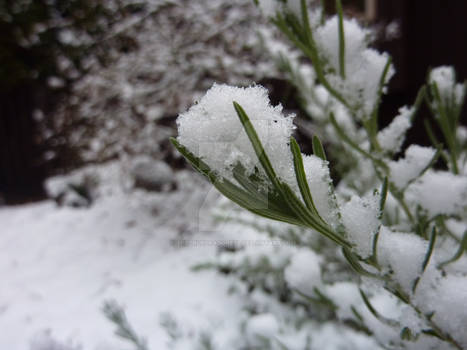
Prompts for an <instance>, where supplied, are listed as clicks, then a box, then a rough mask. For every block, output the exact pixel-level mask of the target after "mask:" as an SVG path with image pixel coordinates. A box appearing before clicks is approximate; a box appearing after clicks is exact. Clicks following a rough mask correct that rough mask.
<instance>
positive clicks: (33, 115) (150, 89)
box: [0, 0, 467, 203]
mask: <svg viewBox="0 0 467 350" xmlns="http://www.w3.org/2000/svg"><path fill="white" fill-rule="evenodd" d="M325 4H326V11H327V13H328V14H332V13H334V10H335V9H334V8H333V6H334V5H333V4H334V1H326V2H325ZM343 4H344V7H345V12H346V14H347V15H350V16H353V17H356V18H357V19H358V20H360V21H362V22H364V23H366V24H368V25H370V26H372V27H374V28H376V29H377V33H378V35H377V38H376V41H375V45H376V46H377V47H378V48H379V49H383V50H387V51H389V52H390V53H391V55H392V56H393V58H394V62H395V65H396V69H397V75H396V77H395V79H393V81H392V82H391V86H390V91H389V94H388V95H387V96H385V99H384V101H383V102H384V103H383V105H382V109H383V110H382V117H383V118H382V122H383V123H387V122H389V120H390V119H391V118H392V117H393V116H394V115H395V113H396V111H397V109H398V108H399V107H400V106H401V105H403V104H408V103H411V102H412V101H413V98H414V96H415V94H416V92H417V91H416V89H417V88H418V87H419V86H420V85H421V84H422V83H423V82H424V81H425V78H426V74H427V70H428V69H429V68H430V67H434V66H437V65H441V64H446V65H453V66H455V67H456V70H457V73H458V80H463V79H466V77H467V65H465V62H466V61H467V50H466V47H465V45H464V44H463V42H464V40H463V38H465V37H466V36H467V26H466V25H465V23H463V18H462V16H459V15H458V14H459V13H467V4H466V3H465V2H463V1H450V2H445V1H441V0H430V1H422V0H416V1H410V2H408V1H404V0H394V1H384V0H346V1H343ZM258 12H259V11H258V9H256V8H255V7H254V6H253V4H252V1H249V0H239V1H236V2H229V1H220V0H219V1H208V0H202V1H188V0H0V30H1V33H2V35H1V36H0V202H1V201H6V202H7V203H18V202H24V201H29V200H34V199H41V198H43V197H44V191H43V182H44V179H45V178H47V177H48V176H50V175H53V174H56V173H60V172H66V171H68V170H70V169H73V168H76V167H79V166H82V165H84V164H88V163H100V162H103V161H106V160H110V159H116V158H118V159H123V160H124V159H127V158H128V157H130V158H131V157H133V156H135V155H138V154H148V155H150V156H151V157H153V158H156V159H162V160H164V161H166V162H168V163H169V164H171V165H172V166H174V167H177V166H180V165H181V164H182V162H181V161H180V159H178V158H176V156H174V155H173V153H172V152H171V149H170V147H169V145H168V143H167V138H168V136H170V135H171V134H173V127H174V119H175V117H176V115H177V113H178V111H180V110H184V109H185V108H187V107H188V106H189V105H190V104H191V103H192V102H193V100H194V99H196V98H197V97H199V96H200V95H201V94H202V93H203V92H204V91H205V90H206V89H207V88H209V86H210V85H211V84H212V83H213V82H215V81H216V82H221V83H229V84H237V85H248V84H251V83H252V82H258V83H260V84H263V85H265V86H266V87H268V89H270V91H271V96H272V99H273V102H274V103H278V102H279V101H282V102H283V103H284V104H285V106H286V107H287V108H289V109H292V110H295V111H297V110H298V105H297V103H296V102H295V100H294V90H293V88H292V87H291V86H290V85H289V84H288V83H286V81H285V80H284V79H283V77H282V76H281V73H280V72H279V70H278V69H277V67H275V65H274V62H271V60H270V58H269V57H268V54H267V53H266V52H264V50H262V49H261V47H260V40H259V39H258V36H257V31H258V30H261V29H262V28H263V29H264V28H269V29H268V30H271V29H270V27H268V25H267V23H266V22H265V21H264V20H263V19H262V18H261V16H260V14H259V13H258ZM298 112H299V111H298ZM299 115H300V113H299ZM420 119H421V118H420ZM464 120H465V118H464ZM414 129H415V130H417V129H420V130H422V128H421V127H420V128H417V127H416V128H414ZM423 134H424V133H423V132H422V133H420V135H418V134H416V132H415V133H414V134H413V135H412V136H411V137H412V138H414V139H415V140H414V142H417V143H421V144H423V143H428V141H427V140H423V139H421V137H422V136H421V135H423ZM301 136H302V137H304V138H306V135H305V134H304V135H301ZM425 141H426V142H425ZM304 150H305V151H306V147H305V148H304ZM1 198H3V199H1Z"/></svg>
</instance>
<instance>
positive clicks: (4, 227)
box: [0, 172, 240, 350]
mask: <svg viewBox="0 0 467 350" xmlns="http://www.w3.org/2000/svg"><path fill="white" fill-rule="evenodd" d="M177 178H178V183H179V189H178V190H177V191H175V192H160V193H151V194H149V193H146V192H143V191H136V192H135V191H129V192H128V191H127V192H125V191H122V190H119V189H118V186H114V185H115V184H113V185H112V184H110V185H109V186H108V187H109V188H110V187H112V186H114V190H113V193H112V191H110V192H109V191H108V192H107V193H106V194H105V195H101V196H100V197H99V198H98V199H97V200H96V201H95V202H94V203H93V205H92V206H90V207H89V208H71V207H67V206H62V207H60V206H58V205H57V204H56V203H55V202H54V201H52V200H50V201H44V202H40V203H35V204H29V205H22V206H17V207H2V208H0V252H1V254H0V278H1V288H0V349H11V350H52V349H53V350H56V349H73V350H74V349H83V350H94V349H99V350H107V349H129V348H131V345H129V344H128V343H125V342H122V341H121V340H120V339H119V338H117V337H116V336H115V335H114V334H113V333H114V330H115V327H114V325H113V324H111V323H110V322H109V321H108V320H107V319H106V318H105V317H104V315H103V313H102V311H101V309H102V306H103V303H104V302H105V301H106V300H112V299H113V300H116V301H117V302H118V303H119V304H121V305H123V306H124V307H125V310H126V314H127V317H128V319H129V320H130V322H131V324H132V326H133V327H134V328H135V329H136V330H137V332H138V333H139V334H141V335H143V336H144V337H146V338H147V340H148V345H149V348H150V349H165V348H166V344H167V341H168V335H167V334H166V332H165V330H164V329H163V328H162V327H161V326H160V315H161V313H164V312H170V313H171V314H172V315H173V316H174V317H175V318H178V319H183V322H184V323H188V324H190V323H193V324H196V326H197V327H199V326H201V327H202V326H203V325H202V322H203V320H205V322H206V323H207V322H217V321H221V320H222V319H224V320H225V319H229V318H232V316H233V313H235V312H236V311H237V308H238V305H240V301H239V300H237V299H235V297H234V296H232V295H228V294H227V289H228V284H227V281H226V280H224V279H220V278H219V277H217V276H216V275H215V273H214V272H211V271H208V272H201V273H194V272H192V271H190V268H191V267H192V266H193V265H194V264H196V263H199V262H203V261H205V260H206V259H209V258H210V257H212V256H213V255H214V254H215V252H216V247H215V246H214V245H212V246H209V245H206V246H204V247H203V246H194V245H192V246H186V247H180V246H177V244H174V241H173V240H177V239H180V238H182V239H209V238H212V237H213V236H212V235H213V232H207V231H209V230H206V228H208V226H209V225H210V224H209V220H208V219H206V220H205V219H203V218H201V219H200V213H202V211H203V208H205V207H209V204H206V199H207V198H209V196H208V194H212V193H213V192H212V191H211V188H210V187H207V186H204V187H203V186H200V185H199V182H200V181H199V179H197V178H196V175H194V174H193V173H191V172H190V173H188V172H181V173H177ZM196 181H197V182H198V183H195V182H196ZM116 189H118V190H116ZM200 223H201V225H199V224H200ZM200 229H201V230H200ZM200 231H203V232H200ZM229 315H230V316H229ZM208 319H209V321H208ZM200 323H201V324H200ZM206 326H208V324H206ZM59 344H61V345H62V346H60V347H59V346H58V345H59Z"/></svg>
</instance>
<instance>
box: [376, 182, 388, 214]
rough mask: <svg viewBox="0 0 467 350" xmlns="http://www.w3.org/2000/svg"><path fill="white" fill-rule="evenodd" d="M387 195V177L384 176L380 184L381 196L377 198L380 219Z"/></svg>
mask: <svg viewBox="0 0 467 350" xmlns="http://www.w3.org/2000/svg"><path fill="white" fill-rule="evenodd" d="M387 197H388V178H387V177H385V178H384V181H383V185H382V186H381V197H380V200H379V212H380V215H379V216H378V217H379V219H381V217H382V215H383V212H384V207H385V205H386V199H387Z"/></svg>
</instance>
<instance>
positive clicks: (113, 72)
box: [44, 0, 276, 163]
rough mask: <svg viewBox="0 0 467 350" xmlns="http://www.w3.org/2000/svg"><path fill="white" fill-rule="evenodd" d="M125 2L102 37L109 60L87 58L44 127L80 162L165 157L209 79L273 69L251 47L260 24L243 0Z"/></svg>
mask: <svg viewBox="0 0 467 350" xmlns="http://www.w3.org/2000/svg"><path fill="white" fill-rule="evenodd" d="M119 2H121V1H120V0H118V1H117V0H109V3H111V4H113V6H115V7H116V6H118V5H119ZM123 3H124V5H125V9H127V10H126V12H125V14H126V15H125V16H124V17H122V18H121V19H119V21H118V23H116V25H115V26H113V27H112V28H111V29H110V30H109V31H108V32H107V33H106V36H105V38H104V39H103V40H102V42H103V43H105V44H106V46H107V47H108V50H107V51H108V56H109V60H107V61H104V62H99V61H97V60H95V59H89V60H87V61H86V64H87V67H88V69H89V73H88V74H87V75H86V76H84V77H83V78H82V79H80V80H79V81H78V82H76V83H75V84H74V85H73V90H72V97H71V98H68V99H66V100H64V101H62V103H61V104H60V105H59V107H58V110H57V112H56V113H55V116H54V119H53V123H52V124H51V125H46V127H45V128H44V129H45V130H44V135H46V138H48V139H50V140H51V141H54V142H55V143H57V144H61V143H65V142H66V144H67V145H69V146H70V147H71V148H72V149H74V150H76V151H77V153H78V155H79V158H80V160H81V161H83V162H86V163H87V162H103V161H106V160H109V159H114V158H117V157H118V158H120V159H123V160H124V161H126V160H127V159H126V158H125V157H126V156H129V157H130V158H131V157H133V156H134V155H141V154H144V155H146V156H152V157H153V158H156V159H157V158H159V159H160V158H165V159H167V158H170V157H171V156H172V153H171V151H172V147H170V145H169V143H168V142H167V139H168V137H169V136H170V135H172V134H173V128H172V123H173V119H174V117H175V116H176V115H177V112H178V111H179V110H181V109H185V108H187V107H188V106H189V105H191V104H192V103H193V100H194V99H195V98H197V97H199V96H201V95H202V93H203V92H204V91H205V90H206V89H207V88H208V87H209V86H211V85H212V83H213V82H214V81H222V82H225V83H229V84H245V83H248V82H249V81H251V80H257V79H262V78H263V77H265V76H271V75H273V74H274V73H275V72H276V69H275V67H274V65H273V64H272V63H271V62H269V60H268V57H267V55H266V54H265V53H264V52H262V50H260V48H259V45H257V41H258V38H257V35H256V32H255V30H254V29H255V26H256V25H257V24H258V23H262V22H265V21H264V20H263V19H262V18H261V16H260V15H259V14H258V11H257V10H256V8H255V7H254V5H253V4H252V3H251V2H250V1H249V0H241V1H236V2H235V4H232V3H231V2H230V1H210V0H202V1H190V0H156V1H152V0H124V1H123ZM122 37H123V39H124V40H123V39H121V40H116V39H117V38H122ZM239 38H241V39H239ZM122 41H123V43H122ZM100 45H102V44H100V43H99V44H98V46H100Z"/></svg>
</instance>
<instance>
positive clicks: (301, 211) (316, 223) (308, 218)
mask: <svg viewBox="0 0 467 350" xmlns="http://www.w3.org/2000/svg"><path fill="white" fill-rule="evenodd" d="M281 185H282V188H283V191H284V197H285V199H286V200H287V203H288V204H289V206H290V208H291V209H292V210H293V212H294V213H296V215H297V217H298V218H299V219H300V220H302V221H303V222H305V223H306V224H307V225H308V227H310V228H313V229H315V230H316V231H318V232H319V233H321V234H322V235H324V236H326V237H328V238H329V239H331V240H333V241H334V242H336V243H337V244H339V245H341V246H343V247H350V244H349V243H348V242H347V241H346V240H345V239H344V238H342V237H341V236H340V235H338V234H337V233H335V232H333V231H332V230H331V228H329V226H328V225H327V224H323V223H322V222H321V220H319V219H318V218H317V217H316V216H315V215H313V213H312V212H311V211H310V210H309V209H308V208H307V207H305V206H304V205H303V203H302V202H301V201H300V200H299V199H298V198H297V196H296V195H295V193H294V192H293V191H292V189H291V188H290V187H289V185H287V184H285V183H282V184H281Z"/></svg>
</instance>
